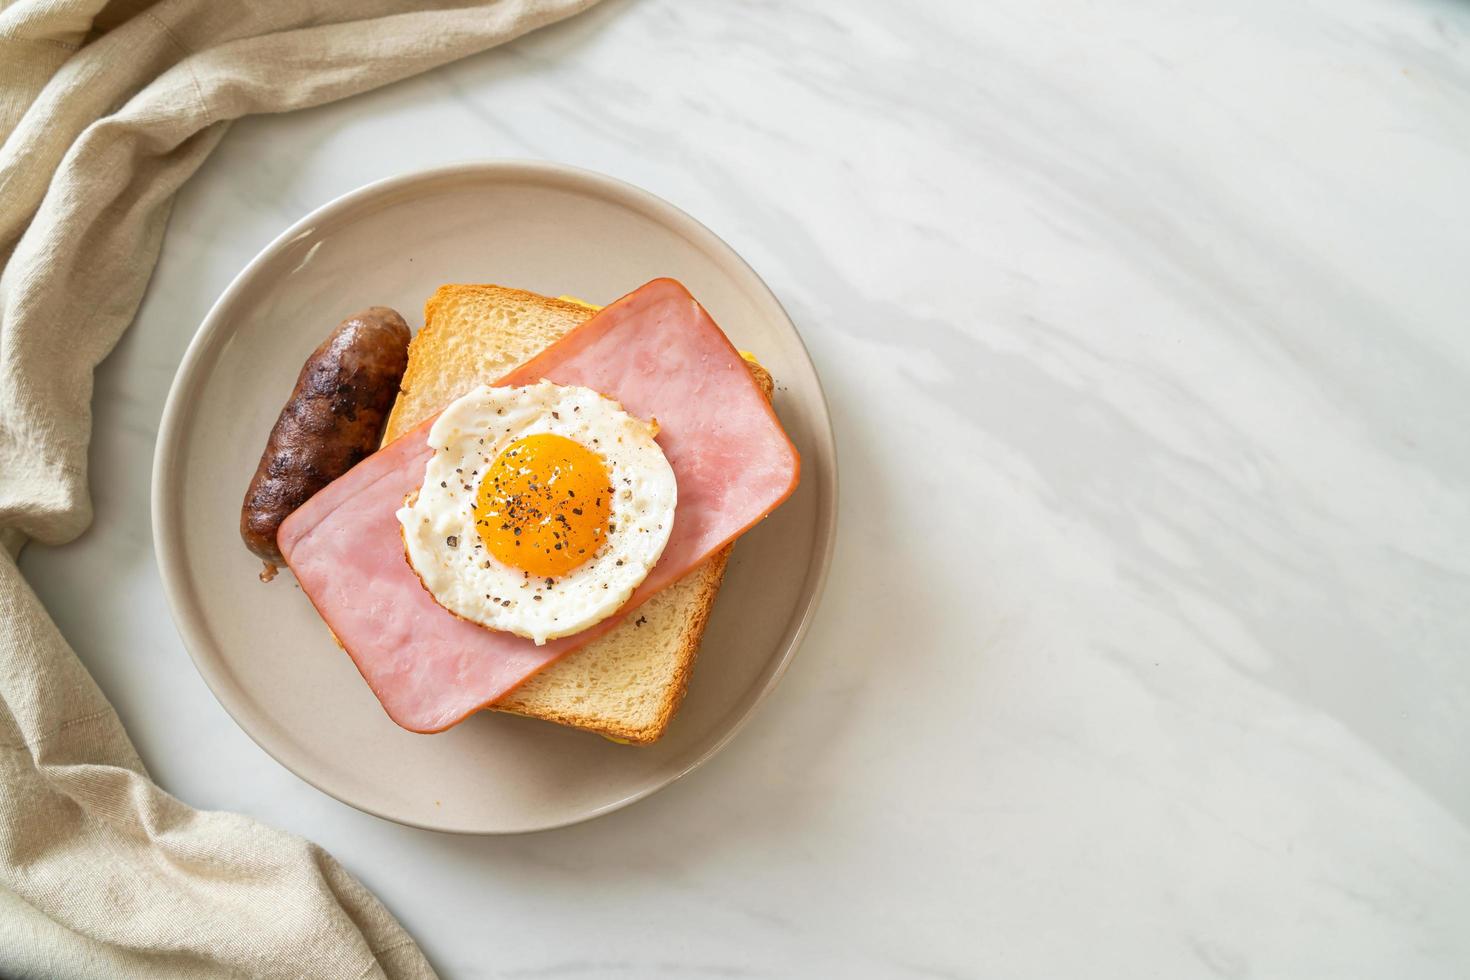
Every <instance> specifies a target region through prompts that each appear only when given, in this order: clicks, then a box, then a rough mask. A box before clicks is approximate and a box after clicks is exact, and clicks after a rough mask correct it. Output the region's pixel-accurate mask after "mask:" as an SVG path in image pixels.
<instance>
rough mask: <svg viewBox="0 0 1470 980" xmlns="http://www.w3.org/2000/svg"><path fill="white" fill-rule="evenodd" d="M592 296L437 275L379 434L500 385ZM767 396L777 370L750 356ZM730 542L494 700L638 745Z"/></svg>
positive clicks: (692, 647)
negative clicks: (480, 388) (458, 281)
mask: <svg viewBox="0 0 1470 980" xmlns="http://www.w3.org/2000/svg"><path fill="white" fill-rule="evenodd" d="M596 312H597V311H596V309H595V308H593V307H589V306H585V305H582V304H580V303H573V302H568V301H566V300H560V299H552V298H550V297H547V296H541V295H538V294H536V293H528V292H525V291H523V290H519V289H509V288H506V287H504V286H492V285H449V286H441V287H439V289H438V290H437V291H436V292H435V293H434V295H433V296H431V297H430V298H429V301H428V302H427V303H426V304H425V305H424V328H423V330H421V331H420V332H419V334H418V336H417V337H415V338H414V340H413V344H412V345H411V346H410V347H409V351H408V370H407V371H406V372H405V373H404V375H403V383H402V389H401V391H400V392H399V395H398V401H397V402H396V403H395V404H394V406H393V413H392V415H390V416H389V418H388V427H387V431H386V433H385V434H384V437H383V441H384V442H385V443H386V442H391V441H392V440H393V439H396V438H397V437H398V436H400V435H402V434H403V433H405V432H407V431H408V430H409V429H412V428H413V427H414V426H416V425H418V424H419V423H420V422H422V421H423V420H424V419H426V418H428V417H429V416H431V415H433V414H434V413H435V412H437V411H439V410H440V409H441V408H443V407H444V406H445V405H447V404H449V403H450V402H451V401H453V400H454V399H455V398H458V397H459V396H460V395H462V394H464V393H465V392H466V391H468V390H469V389H471V388H473V387H475V386H476V385H479V384H492V383H494V382H495V380H496V379H498V378H500V377H502V376H503V375H505V374H506V373H507V372H509V371H510V370H511V369H512V368H514V367H516V366H517V365H518V364H521V363H523V362H524V361H527V360H529V359H530V358H531V357H532V356H534V355H536V354H538V353H540V352H541V350H543V349H544V348H546V347H547V346H549V345H551V344H552V343H554V342H555V341H556V340H558V339H559V338H560V337H561V336H562V335H563V334H565V333H567V332H568V331H570V330H571V329H572V328H574V327H576V326H578V325H579V324H581V323H582V322H583V321H585V320H586V319H588V318H589V317H591V316H592V315H593V314H594V313H596ZM750 369H751V373H752V374H753V375H754V376H755V379H756V381H757V383H758V384H759V385H760V387H761V390H762V391H764V392H765V394H766V397H767V398H769V397H770V396H771V388H772V383H771V376H770V375H769V374H768V373H766V371H765V369H764V368H762V367H760V366H759V365H758V364H754V363H752V364H751V365H750ZM732 547H734V546H733V545H727V546H726V547H725V548H723V549H721V550H720V551H719V552H717V553H716V554H715V555H714V556H712V557H711V558H710V559H709V560H708V561H706V562H705V563H704V564H702V565H700V566H699V567H697V568H695V569H694V570H693V571H691V572H690V573H689V574H687V575H685V576H684V577H683V578H682V579H680V580H679V581H677V582H675V583H674V584H672V585H670V586H668V587H667V588H664V589H662V590H661V591H659V592H658V593H656V594H655V595H653V596H652V597H651V598H650V599H649V600H648V601H647V602H645V603H643V605H641V606H639V607H638V609H637V612H636V613H635V614H634V615H633V616H631V617H630V618H629V619H628V620H625V621H624V622H623V623H621V624H620V625H619V626H617V627H616V628H615V629H614V630H613V631H612V632H610V633H608V634H606V635H604V636H602V637H600V638H598V639H596V640H594V641H592V642H591V643H589V644H587V645H586V646H584V647H582V648H581V649H579V650H576V651H573V652H572V653H569V654H567V655H566V656H565V657H563V658H562V659H560V660H558V661H556V662H555V663H553V664H551V665H550V666H548V667H546V668H545V669H543V670H542V671H541V672H540V673H538V674H536V675H535V676H533V677H532V678H530V679H529V680H527V681H526V682H525V683H524V684H522V685H521V686H520V687H518V688H516V689H515V690H514V691H511V692H510V693H509V694H507V695H506V696H505V697H503V698H501V699H500V700H499V701H498V702H496V703H495V704H494V705H492V706H491V707H492V708H493V709H494V710H496V711H507V712H511V713H513V714H518V715H526V716H527V717H531V718H541V719H544V720H546V721H552V722H556V723H558V724H562V725H571V726H572V727H575V728H582V729H586V730H587V731H592V732H597V733H598V734H600V735H605V736H607V737H609V738H613V739H618V740H620V741H625V742H632V743H635V744H640V745H641V744H648V743H650V742H654V741H656V740H657V739H658V738H659V737H660V736H662V735H663V734H664V732H665V731H666V730H667V728H668V725H669V722H670V721H671V720H672V719H673V717H674V712H675V711H677V710H678V708H679V703H680V702H681V701H682V700H683V699H684V692H685V690H686V689H687V687H688V684H689V676H690V673H691V672H692V670H693V668H694V659H695V656H696V655H697V654H698V653H699V642H700V640H701V638H702V637H703V636H704V627H705V624H706V622H707V621H708V619H709V613H710V608H711V606H713V604H714V600H715V594H716V593H717V592H718V591H719V588H720V581H721V579H722V578H723V577H724V574H725V562H726V561H727V560H728V559H729V557H730V549H731V548H732Z"/></svg>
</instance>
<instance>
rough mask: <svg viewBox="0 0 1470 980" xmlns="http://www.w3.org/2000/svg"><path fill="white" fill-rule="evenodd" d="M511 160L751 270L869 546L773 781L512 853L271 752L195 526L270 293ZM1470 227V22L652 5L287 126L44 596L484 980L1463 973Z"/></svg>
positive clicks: (205, 785) (215, 167) (100, 466)
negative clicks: (229, 317)
mask: <svg viewBox="0 0 1470 980" xmlns="http://www.w3.org/2000/svg"><path fill="white" fill-rule="evenodd" d="M427 133H432V134H434V138H433V139H426V138H425V134H427ZM496 155H504V156H521V157H538V158H545V159H552V160H560V161H564V162H568V163H573V164H577V165H581V166H585V167H591V168H594V169H598V170H602V171H605V172H608V173H611V174H613V175H616V176H619V177H622V178H625V179H628V180H631V181H633V182H635V183H637V184H640V185H642V186H644V187H647V188H649V189H650V190H652V191H654V192H656V193H658V194H661V195H663V196H665V197H666V198H668V199H669V200H671V201H673V202H675V203H677V204H679V205H681V206H683V207H684V208H686V209H687V210H689V211H690V212H692V213H693V214H694V215H695V216H696V217H698V218H700V219H701V220H703V221H705V222H706V223H707V224H708V225H710V227H712V228H713V229H715V231H717V232H718V233H720V234H721V235H723V236H725V237H726V238H727V239H728V240H729V241H730V242H731V243H732V244H733V245H734V246H735V247H736V248H737V249H738V250H739V251H740V252H742V253H743V254H744V255H745V256H746V257H747V258H748V259H749V260H750V261H751V262H752V264H753V265H754V266H755V267H756V269H757V270H758V271H759V272H760V273H761V274H762V275H763V276H765V277H766V279H767V280H768V281H769V282H770V284H771V285H772V287H773V288H774V289H775V291H776V293H777V295H779V296H780V297H781V299H782V300H783V301H784V302H785V303H786V304H787V307H788V308H789V310H790V312H791V313H792V315H793V317H794V318H795V320H796V321H797V323H798V324H799V326H800V327H801V328H802V330H803V332H804V334H805V336H806V338H807V341H808V343H809V345H810V347H811V349H812V353H813V356H814V357H815V358H816V360H817V363H818V366H819V369H820V370H821V371H822V372H823V375H824V379H825V382H826V384H827V386H828V393H829V395H830V398H831V401H832V407H833V412H834V414H835V417H836V421H837V429H838V437H839V441H840V448H841V452H842V466H843V479H844V496H843V501H842V516H841V538H840V543H839V547H838V556H837V566H836V568H835V570H834V572H833V575H832V579H831V584H830V586H829V590H828V593H827V598H826V602H825V604H824V607H823V610H822V612H821V615H820V616H819V618H818V620H817V622H816V624H815V627H814V628H813V630H812V632H811V634H810V638H809V640H808V641H807V644H806V647H805V649H804V651H803V653H802V654H801V656H800V657H799V658H798V660H797V663H796V665H795V667H794V668H793V669H792V671H791V672H790V673H789V674H788V675H787V678H786V680H785V682H784V683H783V685H782V687H781V689H780V690H779V691H778V692H777V693H776V695H775V696H774V697H773V699H772V700H771V701H770V702H768V704H767V705H766V706H765V707H764V708H763V709H762V710H761V711H760V713H759V715H758V716H757V718H756V719H755V721H754V723H753V724H752V725H751V726H750V727H749V728H748V729H747V730H746V732H745V733H744V734H743V735H742V736H741V737H740V738H739V739H738V740H737V741H736V742H735V743H734V744H733V745H732V746H731V747H730V748H729V749H728V750H726V752H725V753H724V754H723V755H722V756H720V757H719V758H718V759H717V760H716V761H715V762H714V763H713V764H711V765H709V766H708V767H707V768H705V769H704V770H702V771H700V772H698V773H696V774H695V775H694V776H692V777H690V778H689V779H687V780H685V781H683V782H681V783H679V784H677V785H675V786H674V787H672V788H670V789H669V790H667V791H665V792H663V793H661V794H659V795H658V796H656V797H654V798H652V799H650V800H648V801H646V802H644V803H641V804H639V805H637V806H634V807H632V808H630V809H628V810H625V811H622V812H620V813H617V814H615V815H613V816H610V817H607V818H605V819H602V820H598V821H595V822H593V823H591V824H587V825H583V826H579V827H576V828H572V829H569V830H566V831H559V832H553V833H548V834H544V835H538V836H532V837H524V838H508V839H468V838H451V837H444V836H436V835H433V834H428V833H423V832H419V831H414V830H409V829H405V828H401V827H398V826H395V825H392V824H388V823H384V822H382V821H379V820H377V819H375V818H372V817H368V816H365V815H363V814H361V813H358V812H356V811H354V810H351V809H349V808H347V807H345V806H342V805H341V804H338V803H337V802H335V801H333V800H331V799H329V798H328V797H326V796H324V795H322V794H320V793H318V792H317V791H315V790H314V789H312V788H311V787H309V786H307V785H305V784H304V783H301V782H300V781H298V780H297V779H296V778H295V777H294V776H292V775H291V774H290V773H288V772H286V771H285V770H284V769H282V768H281V767H279V766H278V765H276V764H275V763H274V762H273V761H272V760H271V759H270V758H268V757H267V756H266V755H265V754H264V753H262V752H261V751H260V750H259V749H257V748H256V747H255V745H254V744H253V743H252V742H251V741H250V740H249V739H248V738H247V737H246V736H245V735H244V734H243V733H242V732H241V731H240V730H239V729H237V728H236V726H235V725H234V723H233V722H232V721H231V720H230V719H229V717H228V716H227V715H226V714H225V713H224V711H223V710H222V709H221V708H220V707H219V705H218V704H217V703H216V702H215V700H214V699H213V697H212V696H211V695H210V694H209V692H208V690H207V689H206V688H205V686H204V684H203V683H202V681H201V680H200V679H199V677H198V675H197V674H196V672H195V670H194V668H193V666H192V664H191V662H190V660H189V658H188V656H187V655H186V653H185V652H184V650H183V648H182V646H181V645H180V642H179V640H178V638H177V636H176V634H175V633H174V630H173V627H172V625H171V624H170V621H169V617H168V612H167V609H166V608H165V605H164V600H163V596H162V593H161V591H160V586H159V581H158V574H157V570H156V568H155V565H154V561H153V553H152V545H151V538H150V532H149V519H148V492H149V486H148V483H149V462H150V458H151V454H152V447H153V441H154V436H155V432H156V427H157V423H158V419H159V414H160V411H161V408H162V403H163V398H164V394H165V391H166V389H167V387H168V383H169V381H170V378H171V377H172V374H173V371H174V369H175V366H176V364H177V362H178V360H179V357H180V355H181V353H182V351H183V349H184V346H185V344H186V343H187V341H188V339H189V337H190V335H191V333H192V332H193V330H194V329H195V327H196V325H197V324H198V322H199V320H200V319H201V317H202V316H203V314H204V312H205V310H206V309H207V308H208V307H209V305H210V303H211V302H212V301H213V299H214V298H215V297H216V296H217V295H218V294H219V292H220V291H221V290H222V289H223V288H224V286H225V285H226V283H227V282H228V281H229V280H230V278H231V277H232V276H233V275H234V273H235V272H236V271H237V270H238V269H239V268H240V267H241V266H242V265H243V264H244V263H245V261H246V260H247V259H248V258H249V257H250V256H251V255H253V254H254V253H255V252H256V251H257V250H258V249H259V248H260V247H261V246H262V245H264V244H265V243H266V242H267V241H268V240H269V239H270V238H271V237H273V236H274V235H275V234H276V233H277V232H278V231H279V230H280V229H282V228H283V227H285V226H286V225H287V224H288V223H289V222H291V221H292V220H294V219H295V218H297V217H298V216H299V215H301V214H302V213H303V212H305V211H306V210H308V209H310V208H312V207H314V206H316V205H318V204H320V203H322V202H324V201H326V200H328V199H330V198H332V197H334V196H336V195H338V194H340V193H342V192H344V191H347V190H349V189H351V188H353V187H356V186H358V185H359V184H362V183H364V182H367V181H370V180H373V179H375V178H378V177H382V176H385V175H388V174H393V173H398V172H402V171H405V170H409V169H412V168H416V167H421V166H426V165H432V164H438V163H442V162H445V161H448V160H453V159H462V158H467V157H481V156H496ZM1467 180H1470V8H1467V7H1466V6H1464V5H1463V4H1455V3H1449V2H1443V3H1434V2H1423V0H1407V2H1387V0H1384V2H1360V0H1333V2H1327V0H1318V2H1290V3H1286V2H1279V0H1255V2H1243V0H1231V2H1228V3H1227V2H1209V3H1197V4H1188V5H1179V4H1169V3H1159V2H1140V3H1132V4H1126V5H1113V4H1095V3H1090V2H1083V0H1067V2H1056V3H1050V4H1034V3H1030V2H1027V0H1006V2H997V3H991V4H969V3H954V4H949V5H941V4H924V5H917V4H887V3H877V2H870V3H863V4H853V5H848V4H842V5H839V4H819V3H816V2H815V0H807V2H804V3H801V2H793V3H746V4H697V5H696V4H687V3H678V2H675V0H664V2H657V0H646V2H617V0H613V2H609V3H607V4H606V5H605V6H603V7H601V8H599V9H596V10H594V11H593V12H592V13H591V14H589V15H587V16H584V17H582V18H580V19H578V20H576V21H574V22H570V23H567V24H565V25H562V26H559V27H556V28H554V29H551V30H547V31H545V32H543V33H541V34H539V35H536V36H534V37H532V38H529V39H526V40H525V41H523V42H521V43H517V44H515V45H513V46H511V47H510V48H508V49H505V50H502V51H499V52H493V53H490V54H489V55H487V56H483V57H479V58H475V59H472V60H470V61H467V62H464V63H462V64H459V65H456V66H453V67H451V68H449V69H447V70H442V71H439V72H437V73H434V74H432V75H430V76H427V77H424V78H420V79H416V80H413V81H410V82H408V83H405V84H400V85H397V86H394V87H391V88H389V89H386V90H384V91H380V92H377V93H374V94H371V95H368V96H366V97H362V98H358V99H355V100H352V101H349V102H346V103H343V104H339V105H334V106H330V107H326V108H323V109H319V110H315V111H311V112H305V113H300V114H297V115H292V116H285V117H276V118H260V119H253V120H249V121H246V122H243V123H241V124H239V125H237V126H236V127H235V128H234V130H233V131H232V132H231V133H230V135H229V136H228V137H227V138H226V140H225V142H224V144H223V145H222V146H221V148H220V150H219V152H218V153H217V154H216V155H215V157H214V158H213V159H212V160H211V161H210V162H209V163H208V164H207V165H206V167H205V168H204V169H203V171H201V173H200V174H199V175H198V177H197V178H196V179H195V180H194V181H193V182H192V183H191V184H190V185H189V186H188V188H187V189H186V191H185V192H184V193H183V195H182V196H181V198H180V199H179V202H178V205H177V208H176V210H175V212H174V216H173V223H172V227H171V231H170V233H169V237H168V240H167V244H166V247H165V250H164V255H163V259H162V262H161V264H160V265H159V268H158V272H157V275H156V277H155V279H154V282H153V284H152V287H151V289H150V292H149V295H148V298H147V301H146V302H145V304H144V307H143V309H142V312H141V314H140V316H139V318H138V322H137V323H136V325H135V326H134V327H133V329H132V331H131V332H130V334H129V335H128V336H127V338H126V339H125V340H124V342H123V343H122V345H121V346H120V348H119V349H118V350H117V352H116V353H115V355H114V356H113V357H112V358H111V359H110V360H109V361H108V362H107V363H106V364H105V365H104V366H103V368H102V369H101V371H100V376H99V384H98V392H97V399H96V414H97V437H96V440H95V447H94V450H93V453H92V460H93V466H94V473H93V486H94V489H95V495H96V502H97V523H96V526H95V527H94V528H93V529H92V530H91V531H90V532H89V533H88V534H87V535H86V536H85V537H84V538H83V539H82V540H80V541H78V542H77V543H75V544H73V545H71V546H69V547H66V548H61V549H56V550H47V549H44V548H40V547H32V548H31V549H29V550H28V551H27V553H26V555H25V558H24V561H23V567H24V569H25V571H26V573H27V574H28V575H29V576H30V577H31V580H32V581H33V582H34V583H35V585H36V587H37V589H38V590H39V592H40V593H41V595H42V597H43V598H44V599H45V600H46V602H47V604H48V605H49V606H50V608H51V609H52V611H53V612H54V613H55V615H56V617H57V619H58V620H59V622H60V623H61V626H62V628H63V629H64V631H65V633H66V635H67V636H68V637H69V638H70V640H71V641H72V642H73V644H75V646H76V647H77V649H78V650H79V652H80V653H81V655H82V657H83V658H84V659H85V661H86V662H87V664H88V666H89V667H90V668H91V669H92V671H93V672H94V673H95V674H96V676H97V678H98V680H99V682H100V683H101V684H102V686H103V688H104V689H105V690H106V691H107V693H108V694H109V695H110V696H111V698H112V699H113V701H114V703H115V704H116V705H117V707H118V710H119V711H120V712H121V714H122V716H123V719H124V720H125V721H126V722H127V724H128V726H129V729H130V731H131V732H132V734H133V737H134V738H135V740H136V741H137V743H138V747H139V749H140V751H141V752H142V755H143V757H144V759H145V760H147V762H148V765H149V767H150V769H151V771H152V772H153V774H154V776H155V777H156V778H157V779H158V780H159V781H160V782H161V783H162V784H163V785H164V786H165V787H167V788H168V789H170V790H172V791H173V792H175V793H176V794H178V795H179V796H181V797H183V798H184V799H186V800H188V801H189V802H191V803H194V804H197V805H200V806H205V807H221V808H230V809H236V810H243V811H245V812H247V813H250V814H253V815H255V816H258V817H260V818H261V819H264V820H267V821H269V822H271V823H274V824H276V825H279V826H283V827H287V828H289V829H291V830H294V831H298V832H300V833H302V834H305V835H308V836H310V837H312V838H314V839H316V840H318V841H320V842H321V843H322V844H324V845H325V846H326V847H328V848H329V849H330V850H331V851H332V852H333V853H335V854H337V855H338V856H339V857H340V858H342V860H343V861H344V862H345V863H346V864H347V866H348V867H349V868H351V869H352V870H353V871H354V872H355V873H357V874H358V875H359V876H361V877H362V878H363V880H365V881H366V882H367V883H368V884H369V885H370V886H372V887H373V888H374V889H376V891H377V892H378V893H379V894H380V895H381V896H382V897H383V898H384V900H385V901H386V902H387V903H388V904H389V906H390V907H391V908H393V909H394V910H395V911H396V912H397V913H398V915H400V916H401V917H402V919H403V921H404V922H405V923H406V924H407V926H408V927H409V929H410V930H411V931H412V932H413V933H414V934H415V935H416V936H417V937H418V938H419V939H420V940H421V942H422V944H423V946H424V948H425V950H426V952H427V953H428V955H429V957H430V958H431V959H432V960H433V962H434V963H435V964H436V966H437V967H438V968H439V969H440V970H441V971H442V972H443V974H444V975H445V976H446V977H522V978H531V977H557V978H582V977H643V976H699V975H710V976H740V977H744V976H762V977H764V976H838V975H842V976H855V977H856V976H862V977H866V976H873V977H970V976H976V977H979V976H984V977H1001V976H1003V977H1036V978H1052V977H1072V976H1087V977H1119V978H1135V977H1145V976H1147V977H1169V978H1175V977H1195V976H1200V977H1212V976H1220V977H1229V978H1244V977H1251V978H1262V977H1283V978H1288V977H1289V978H1303V977H1395V978H1398V977H1415V978H1420V977H1424V978H1429V977H1446V978H1448V977H1457V976H1458V977H1463V976H1465V975H1467V974H1470V930H1467V928H1466V923H1467V922H1470V831H1467V825H1470V765H1467V762H1466V759H1467V753H1470V642H1467V641H1470V548H1467V545H1470V190H1467V188H1470V183H1467ZM250 451H254V450H253V449H251V450H250Z"/></svg>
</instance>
